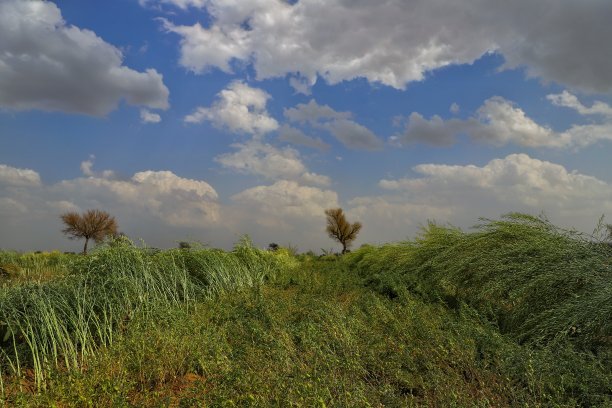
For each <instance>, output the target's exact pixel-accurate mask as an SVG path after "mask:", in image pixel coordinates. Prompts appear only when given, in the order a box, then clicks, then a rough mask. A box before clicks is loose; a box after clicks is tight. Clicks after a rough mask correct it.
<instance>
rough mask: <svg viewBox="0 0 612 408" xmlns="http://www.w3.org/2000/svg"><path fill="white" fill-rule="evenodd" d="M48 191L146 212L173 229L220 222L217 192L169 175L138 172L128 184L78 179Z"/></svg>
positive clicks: (167, 173) (201, 183)
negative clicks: (173, 227)
mask: <svg viewBox="0 0 612 408" xmlns="http://www.w3.org/2000/svg"><path fill="white" fill-rule="evenodd" d="M50 188H51V190H52V191H53V192H55V193H56V194H58V195H59V194H63V195H66V196H67V197H77V198H79V200H80V201H83V202H85V203H87V204H89V205H94V204H99V205H101V206H103V207H110V208H117V207H119V206H125V207H129V209H130V212H135V211H145V213H148V214H150V215H152V216H153V217H155V218H156V219H157V221H158V222H160V223H164V224H167V225H172V226H193V225H197V226H207V225H211V224H214V223H215V222H217V221H218V220H219V205H218V203H217V199H218V196H217V192H216V191H215V190H214V189H213V188H212V187H211V186H210V185H209V184H208V183H206V182H205V181H201V180H193V179H186V178H182V177H179V176H177V175H175V174H174V173H172V172H170V171H151V170H148V171H143V172H138V173H135V174H134V175H133V176H132V177H131V178H130V179H129V180H113V179H107V178H103V177H87V178H77V179H73V180H64V181H62V182H60V183H58V184H57V185H54V186H52V187H50ZM80 207H83V205H80Z"/></svg>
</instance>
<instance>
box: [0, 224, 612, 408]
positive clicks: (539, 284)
mask: <svg viewBox="0 0 612 408" xmlns="http://www.w3.org/2000/svg"><path fill="white" fill-rule="evenodd" d="M609 251H610V249H609V248H608V247H606V246H603V245H601V244H598V243H594V242H592V241H591V240H589V239H587V238H585V237H583V236H579V235H577V234H575V233H572V232H567V231H562V230H559V229H557V228H555V227H554V226H552V225H550V224H549V223H547V222H545V221H542V220H539V219H535V218H531V217H527V216H522V215H512V216H510V217H508V218H506V219H503V220H501V221H491V222H486V223H485V224H484V225H483V226H481V228H480V229H478V230H477V231H475V232H471V233H465V232H462V231H459V230H457V229H454V228H450V227H441V226H437V225H430V226H429V227H428V228H427V229H426V230H425V231H424V232H423V234H422V235H421V236H420V237H419V238H418V239H417V240H415V241H413V242H405V243H398V244H390V245H384V246H381V247H363V248H361V249H359V250H357V251H355V252H353V253H352V254H350V255H348V256H344V257H323V258H316V257H313V256H305V255H303V256H298V257H294V256H291V255H290V254H289V252H288V251H286V250H280V251H277V252H274V253H272V252H268V251H260V250H257V249H255V248H253V246H252V245H251V244H250V243H249V242H248V240H245V241H243V242H242V243H240V244H239V245H237V246H236V248H235V249H234V250H233V251H230V252H224V251H220V250H212V249H197V250H195V249H194V250H168V251H151V250H147V249H142V248H134V247H133V246H130V245H119V246H114V247H105V248H102V249H100V250H98V251H96V252H94V253H93V254H92V255H89V256H87V257H83V256H78V257H75V258H71V261H70V264H69V273H68V275H67V276H65V275H63V274H60V275H59V277H58V278H57V279H52V280H47V281H44V282H34V283H20V284H18V285H12V286H7V287H5V288H3V289H2V292H1V295H0V322H2V324H3V327H4V328H5V329H6V328H7V327H10V328H11V330H9V331H8V332H9V333H14V334H15V335H14V336H12V335H11V336H9V341H8V342H5V343H3V344H2V347H1V350H2V352H3V357H2V363H1V365H0V367H2V370H3V372H4V374H5V375H4V376H3V377H0V378H2V381H3V382H2V384H0V389H2V395H1V396H0V399H1V401H2V402H4V403H5V404H6V405H9V406H40V407H47V406H62V407H63V406H96V407H98V406H100V407H115V406H151V407H157V406H176V407H179V406H180V407H182V406H261V407H270V406H283V407H284V406H296V407H300V406H302V407H311V406H319V407H331V406H335V407H352V406H355V407H366V406H374V407H377V406H390V407H395V406H398V407H399V406H440V407H506V406H508V407H515V406H523V407H575V406H584V407H612V359H611V357H610V356H611V354H610V319H609V316H611V315H612V314H611V310H610V307H611V302H610V300H611V299H610V284H609V282H610V269H609V268H610V266H609V261H610V252H609ZM5 308H6V310H5ZM5 332H6V330H5ZM0 340H1V339H0ZM2 402H0V405H2Z"/></svg>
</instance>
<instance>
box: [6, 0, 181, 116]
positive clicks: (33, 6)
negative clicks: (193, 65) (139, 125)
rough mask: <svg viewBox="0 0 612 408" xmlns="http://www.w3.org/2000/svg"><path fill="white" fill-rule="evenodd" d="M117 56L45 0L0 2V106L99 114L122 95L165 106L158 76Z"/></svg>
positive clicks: (129, 99)
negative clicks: (131, 66)
mask: <svg viewBox="0 0 612 408" xmlns="http://www.w3.org/2000/svg"><path fill="white" fill-rule="evenodd" d="M122 60H123V56H122V54H121V51H119V49H117V48H116V47H114V46H112V45H111V44H108V43H106V42H105V41H104V40H102V39H101V38H100V37H98V36H97V35H96V34H95V33H94V32H92V31H90V30H87V29H80V28H78V27H75V26H71V25H67V24H66V22H65V21H64V20H63V18H62V15H61V12H60V9H59V8H58V7H57V6H56V5H55V4H53V3H52V2H50V1H36V0H4V1H2V2H0V107H4V108H8V109H15V110H27V109H42V110H48V111H62V112H75V113H83V114H89V115H95V116H103V115H106V114H107V113H109V112H110V111H112V110H114V109H115V108H116V107H117V106H118V104H119V102H120V101H121V100H122V99H124V100H125V101H126V102H127V103H128V104H130V105H142V106H148V107H150V108H155V109H166V108H168V94H169V91H168V88H166V86H165V85H164V83H163V78H162V75H161V74H160V73H158V72H157V71H156V70H154V69H147V70H145V71H144V72H138V71H135V70H133V69H130V68H128V67H126V66H124V65H122V64H123V61H122Z"/></svg>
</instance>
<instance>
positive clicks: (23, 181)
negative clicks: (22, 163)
mask: <svg viewBox="0 0 612 408" xmlns="http://www.w3.org/2000/svg"><path fill="white" fill-rule="evenodd" d="M39 185H40V175H39V174H38V173H37V172H35V171H34V170H30V169H19V168H16V167H11V166H7V165H6V164H0V187H1V186H16V187H36V186H39Z"/></svg>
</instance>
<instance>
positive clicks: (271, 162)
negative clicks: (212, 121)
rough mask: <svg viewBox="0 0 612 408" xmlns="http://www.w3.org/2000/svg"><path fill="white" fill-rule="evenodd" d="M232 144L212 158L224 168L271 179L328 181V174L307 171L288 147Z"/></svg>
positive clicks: (319, 182) (293, 151) (251, 142)
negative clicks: (231, 149) (230, 151)
mask: <svg viewBox="0 0 612 408" xmlns="http://www.w3.org/2000/svg"><path fill="white" fill-rule="evenodd" d="M232 147H233V148H235V149H236V151H235V152H233V153H226V154H222V155H220V156H218V157H216V158H215V161H217V162H218V163H220V164H221V165H222V166H223V167H225V168H227V169H230V170H233V171H236V172H239V173H243V174H253V175H257V176H263V177H265V178H267V179H272V180H278V179H289V180H299V181H302V182H304V183H308V184H317V185H322V186H326V185H329V184H330V183H331V181H330V179H329V177H327V176H323V175H319V174H316V173H311V172H309V171H308V169H307V167H306V165H305V164H304V163H303V162H302V159H301V157H300V153H299V152H298V151H297V150H295V149H293V148H291V147H285V148H278V147H274V146H272V145H270V144H267V143H262V142H259V141H249V142H247V143H243V144H241V143H236V144H233V145H232Z"/></svg>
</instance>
